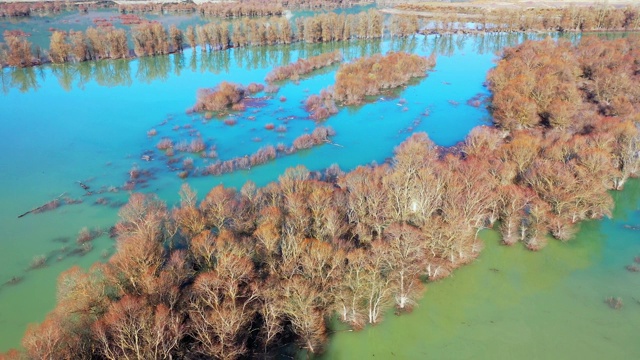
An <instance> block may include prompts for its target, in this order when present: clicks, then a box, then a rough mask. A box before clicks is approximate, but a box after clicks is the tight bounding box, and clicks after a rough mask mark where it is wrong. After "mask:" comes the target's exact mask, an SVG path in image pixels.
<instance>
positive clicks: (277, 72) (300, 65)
mask: <svg viewBox="0 0 640 360" xmlns="http://www.w3.org/2000/svg"><path fill="white" fill-rule="evenodd" d="M340 61H342V54H341V53H340V51H337V50H336V51H334V52H330V53H325V54H321V55H318V56H313V57H310V58H308V59H298V61H296V62H294V63H291V64H288V65H284V66H280V67H277V68H274V69H273V70H271V72H270V73H269V74H267V77H266V79H265V80H266V81H267V82H274V81H282V80H286V79H291V80H297V79H299V78H300V75H304V74H308V73H310V72H312V71H314V70H317V69H320V68H323V67H325V66H329V65H332V64H335V63H337V62H340Z"/></svg>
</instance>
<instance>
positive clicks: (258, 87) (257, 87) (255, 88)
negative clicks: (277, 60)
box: [247, 83, 264, 94]
mask: <svg viewBox="0 0 640 360" xmlns="http://www.w3.org/2000/svg"><path fill="white" fill-rule="evenodd" d="M262 90H264V85H262V84H258V83H251V84H249V85H248V86H247V92H249V93H250V94H255V93H259V92H260V91H262Z"/></svg>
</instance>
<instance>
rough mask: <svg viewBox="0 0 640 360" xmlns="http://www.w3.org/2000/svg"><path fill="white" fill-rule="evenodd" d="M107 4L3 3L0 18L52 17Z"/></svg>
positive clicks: (67, 2)
mask: <svg viewBox="0 0 640 360" xmlns="http://www.w3.org/2000/svg"><path fill="white" fill-rule="evenodd" d="M106 7H109V3H107V2H90V3H89V2H69V1H36V2H2V3H0V17H29V16H32V15H38V16H50V15H53V14H57V13H60V12H63V11H72V10H80V11H87V10H88V9H89V8H94V9H95V8H106Z"/></svg>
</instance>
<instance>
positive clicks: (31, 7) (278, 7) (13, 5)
mask: <svg viewBox="0 0 640 360" xmlns="http://www.w3.org/2000/svg"><path fill="white" fill-rule="evenodd" d="M368 3H371V1H351V0H348V1H343V0H320V1H309V0H292V1H291V0H285V1H275V2H272V3H265V2H262V1H256V0H248V1H238V2H219V3H202V4H195V3H193V2H182V3H151V2H149V3H145V4H127V3H120V4H116V3H113V2H110V1H105V2H93V3H87V2H68V1H64V2H63V1H40V2H27V3H23V2H4V3H0V17H29V16H33V15H38V16H47V15H51V14H56V13H60V12H63V11H72V10H78V11H87V10H88V9H89V8H117V9H118V11H119V12H120V13H122V14H133V13H155V14H166V13H198V14H200V15H201V16H208V17H221V18H239V17H257V16H279V15H282V14H283V13H284V11H285V9H301V8H304V9H325V10H326V9H335V8H345V7H352V6H355V5H362V4H368Z"/></svg>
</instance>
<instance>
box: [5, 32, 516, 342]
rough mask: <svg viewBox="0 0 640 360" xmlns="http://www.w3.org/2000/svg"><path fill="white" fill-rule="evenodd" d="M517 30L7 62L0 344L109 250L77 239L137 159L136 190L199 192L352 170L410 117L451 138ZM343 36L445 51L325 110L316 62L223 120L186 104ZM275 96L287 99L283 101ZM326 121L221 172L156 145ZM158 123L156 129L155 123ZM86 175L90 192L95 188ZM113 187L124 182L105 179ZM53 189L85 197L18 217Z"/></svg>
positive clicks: (369, 45)
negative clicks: (313, 135)
mask: <svg viewBox="0 0 640 360" xmlns="http://www.w3.org/2000/svg"><path fill="white" fill-rule="evenodd" d="M522 39H523V37H522V36H513V35H512V36H507V35H497V36H496V35H492V36H486V37H462V36H446V37H445V36H442V37H418V38H416V39H414V40H408V41H396V42H390V41H385V42H377V41H376V42H350V43H345V44H321V45H313V46H307V45H303V44H297V45H295V46H290V47H283V46H280V47H262V48H252V49H240V50H229V51H225V52H216V53H210V54H205V55H202V54H201V53H200V52H198V53H195V54H194V53H193V52H192V50H188V51H186V52H185V53H184V54H183V55H171V56H165V57H156V58H144V59H139V60H120V61H100V62H92V63H83V64H67V65H62V66H44V67H38V68H30V69H18V70H11V69H3V70H2V73H1V78H0V80H1V85H2V87H1V89H2V95H1V96H0V134H2V137H3V141H2V142H0V153H2V156H1V157H0V173H1V174H2V176H1V177H0V199H2V202H1V203H0V228H2V229H3V232H2V234H3V235H2V237H1V238H0V283H4V282H5V281H8V280H9V279H11V278H12V277H21V278H22V281H21V282H19V283H18V284H11V285H9V284H7V285H3V286H2V287H0V351H4V350H7V349H8V348H11V347H15V346H18V345H19V340H20V338H21V336H22V334H23V332H24V330H25V328H26V326H27V324H28V323H31V322H38V321H42V319H43V318H44V316H45V314H46V313H47V312H48V311H49V310H51V308H52V307H53V305H54V303H55V281H56V278H57V277H58V275H59V274H60V273H61V272H62V271H64V270H65V269H68V268H70V267H71V266H73V265H80V266H83V267H88V266H90V264H91V263H93V262H95V261H99V260H102V259H104V258H105V257H107V256H109V255H110V254H111V253H112V252H113V245H114V243H113V240H111V239H109V238H108V237H107V236H106V235H103V236H101V237H99V238H98V239H96V240H94V241H93V249H92V250H91V251H89V252H88V253H86V254H83V253H80V252H79V251H78V245H77V244H76V242H75V239H76V237H77V234H78V233H79V231H80V230H81V229H82V228H83V227H88V228H89V229H95V228H102V229H108V227H110V226H111V225H113V224H114V223H115V222H116V221H117V207H118V205H120V204H122V202H124V201H126V199H127V197H128V194H129V191H128V190H125V189H123V185H124V184H125V182H126V181H127V180H128V179H129V171H130V169H132V167H137V168H138V169H139V170H142V171H144V172H146V173H147V174H148V175H149V176H147V177H145V179H147V182H146V183H145V184H141V185H139V186H138V187H136V189H135V191H143V192H155V193H157V194H158V195H159V197H160V198H161V199H163V200H165V201H167V202H169V204H173V203H175V202H176V201H177V198H178V195H177V194H178V190H179V187H180V185H181V184H182V183H183V182H184V181H187V182H189V184H190V185H191V186H192V187H194V188H195V189H197V190H198V191H199V193H200V196H203V195H204V193H205V192H206V191H207V190H208V189H210V188H211V187H212V186H215V185H217V184H220V183H222V184H225V185H227V186H236V187H239V186H241V185H242V184H243V183H244V182H246V181H247V180H252V181H254V182H256V183H257V184H258V185H264V184H266V183H267V182H269V181H273V180H276V179H277V177H278V176H279V175H280V174H282V173H283V171H284V170H285V169H286V168H287V167H290V166H294V165H298V164H302V165H305V166H306V167H308V168H309V169H312V170H321V169H324V168H327V167H329V166H330V165H332V164H338V165H339V166H340V167H341V168H342V169H343V170H349V169H353V168H354V167H356V166H357V165H361V164H368V163H371V162H377V163H381V162H384V161H385V160H386V159H388V158H389V157H390V156H392V154H393V149H394V147H395V146H397V145H398V144H399V143H400V142H401V141H403V140H404V139H406V138H407V137H408V136H409V135H410V134H411V133H412V132H415V131H426V132H427V133H428V134H429V136H430V137H431V138H432V139H433V140H434V141H435V142H436V143H437V144H439V145H442V146H451V145H454V144H456V143H457V142H459V141H461V140H463V139H464V137H465V136H466V134H467V133H468V132H469V131H470V129H472V128H473V127H475V126H478V125H481V124H486V123H487V121H488V120H487V118H488V114H487V112H486V110H485V109H483V108H482V107H480V108H476V107H472V106H469V105H467V104H466V101H467V100H468V99H470V98H472V97H474V96H475V95H477V94H478V93H481V94H485V95H486V89H485V88H484V87H483V82H484V78H485V74H486V72H487V70H488V69H490V68H491V67H492V66H493V60H494V58H495V55H494V54H493V52H494V51H495V50H497V49H499V48H501V47H503V46H506V45H511V44H514V43H516V42H518V41H521V40H522ZM336 49H338V50H340V51H342V52H343V54H344V56H345V59H346V60H349V59H353V58H356V57H360V56H366V55H370V54H373V53H377V52H383V53H384V52H387V51H389V50H404V51H411V52H414V53H418V54H421V55H430V54H431V53H433V52H435V53H437V54H438V60H437V66H436V67H435V69H434V71H433V72H430V73H429V76H428V77H427V78H424V79H420V80H416V81H414V82H413V83H411V84H409V85H408V86H407V87H406V88H402V89H399V90H398V91H396V92H394V93H389V94H383V95H381V96H379V97H377V98H375V99H370V100H371V101H370V102H369V103H367V104H365V105H362V106H359V107H350V108H341V109H340V112H339V113H338V114H337V115H335V116H333V117H331V118H330V119H328V120H326V121H325V122H323V123H320V124H317V123H315V122H314V121H311V120H310V119H308V118H307V114H306V112H305V111H304V110H303V108H302V102H303V100H304V99H305V98H306V97H307V96H308V95H309V94H312V93H318V92H319V91H320V90H321V89H322V88H324V87H326V86H328V85H330V84H331V83H332V82H333V77H334V75H335V71H336V69H337V66H334V67H330V68H327V69H323V70H321V71H319V72H317V73H313V74H310V75H309V76H307V77H305V78H303V79H301V80H300V81H299V83H293V82H285V83H282V84H279V85H280V86H281V89H280V91H279V92H278V94H276V95H275V96H273V98H270V99H265V100H264V104H263V106H260V107H250V108H248V109H247V110H246V111H244V112H240V113H233V114H231V116H232V117H233V118H234V119H235V120H236V122H237V123H236V125H234V126H229V125H225V123H224V120H225V119H228V118H229V115H225V116H224V117H222V118H216V117H214V118H213V119H210V120H207V119H204V117H203V116H202V114H195V115H188V114H187V113H186V110H187V109H188V108H190V107H191V106H193V104H194V103H195V98H196V92H197V90H198V89H200V88H205V87H213V86H215V85H216V84H218V83H219V82H221V81H223V80H226V81H232V82H238V83H242V84H248V83H250V82H262V79H264V77H265V75H266V74H267V73H268V72H269V71H270V70H271V69H272V68H273V67H274V66H277V65H282V64H286V63H289V62H292V61H295V60H297V58H298V57H308V56H313V55H317V54H319V53H323V52H329V51H334V50H336ZM257 96H259V97H262V96H267V95H266V94H264V93H261V94H257ZM281 96H284V97H286V101H284V102H281V101H280V100H279V98H280V97H281ZM267 123H273V124H274V125H276V126H278V125H284V126H286V127H287V131H286V133H276V132H274V131H269V130H266V129H265V127H264V126H265V125H266V124H267ZM318 125H322V126H331V127H332V128H333V129H335V131H336V133H337V134H336V135H335V136H334V137H333V139H332V140H333V142H334V143H336V144H339V145H341V146H332V145H328V144H327V145H322V146H319V147H315V148H313V149H309V150H305V151H300V152H298V153H296V154H294V155H290V156H285V157H282V158H279V159H277V160H276V161H275V162H272V163H269V164H266V165H262V166H257V167H254V168H253V169H251V170H249V171H238V172H236V173H233V174H227V175H224V176H217V177H214V176H201V177H190V178H187V179H186V180H182V179H180V178H179V177H178V176H177V175H176V173H175V172H172V171H170V170H169V169H168V164H167V160H168V159H167V158H166V157H165V156H164V155H163V154H161V153H160V152H158V151H157V150H155V145H156V144H157V143H158V141H160V139H161V138H163V137H169V138H171V139H172V140H174V141H180V140H185V141H190V140H191V139H192V138H193V133H194V132H198V133H199V134H200V136H201V138H202V139H203V140H204V141H205V142H206V144H207V145H208V146H213V145H215V146H216V149H217V152H218V155H219V157H220V159H223V160H225V159H230V158H233V157H238V156H244V155H249V154H251V153H253V152H254V151H256V150H257V149H258V148H260V147H262V146H265V145H276V144H278V143H283V144H286V145H287V146H290V145H291V143H292V141H293V139H294V138H295V137H297V136H299V135H300V134H302V133H305V132H311V131H313V129H314V128H315V127H316V126H318ZM151 129H155V130H156V131H157V132H158V134H157V135H156V136H154V137H149V136H147V131H149V130H151ZM174 129H175V130H174ZM258 138H259V139H260V141H257V140H258ZM146 154H151V156H150V159H151V161H145V160H143V158H142V157H143V155H146ZM177 157H180V158H181V159H184V158H187V157H193V158H194V162H195V164H196V166H198V167H200V166H205V165H206V164H207V163H208V162H210V161H211V160H207V159H201V158H199V157H198V156H197V155H194V154H178V155H177ZM79 182H82V183H83V184H85V185H87V186H89V187H90V190H91V191H93V192H94V194H91V195H88V194H87V193H86V191H85V190H84V189H83V188H82V187H81V186H80V183H79ZM109 188H111V189H117V190H118V191H117V192H110V191H107V189H109ZM96 192H103V193H100V194H96ZM58 197H59V198H61V199H62V198H65V197H68V198H72V199H76V200H82V201H83V202H82V203H81V204H73V205H64V206H61V207H59V208H57V209H55V210H53V211H49V212H45V213H40V214H29V215H26V216H24V217H22V218H18V215H20V214H22V213H24V212H26V211H28V210H30V209H33V208H36V207H38V206H40V205H43V204H44V203H46V202H48V201H50V200H52V199H54V198H58ZM100 198H105V199H104V200H100V201H101V202H106V205H104V204H102V205H99V204H95V203H96V201H98V199H100ZM40 255H42V256H45V257H46V259H47V261H46V265H45V266H44V267H42V268H38V269H33V270H28V268H29V266H30V263H31V261H32V259H33V258H34V257H36V256H40ZM445 283H446V282H443V284H445ZM435 292H436V291H434V293H435ZM442 293H446V291H442ZM407 318H409V317H407Z"/></svg>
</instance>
